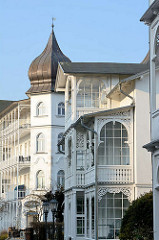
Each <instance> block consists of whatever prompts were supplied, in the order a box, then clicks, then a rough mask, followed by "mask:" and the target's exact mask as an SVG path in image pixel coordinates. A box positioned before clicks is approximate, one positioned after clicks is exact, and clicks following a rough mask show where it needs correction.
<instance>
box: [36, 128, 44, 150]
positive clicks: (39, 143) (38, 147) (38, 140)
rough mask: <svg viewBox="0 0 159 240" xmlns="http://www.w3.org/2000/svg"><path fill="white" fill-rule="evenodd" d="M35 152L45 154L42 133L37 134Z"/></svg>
mask: <svg viewBox="0 0 159 240" xmlns="http://www.w3.org/2000/svg"><path fill="white" fill-rule="evenodd" d="M36 152H37V153H41V152H42V153H43V152H45V136H44V134H43V133H39V134H38V135H37V137H36Z"/></svg>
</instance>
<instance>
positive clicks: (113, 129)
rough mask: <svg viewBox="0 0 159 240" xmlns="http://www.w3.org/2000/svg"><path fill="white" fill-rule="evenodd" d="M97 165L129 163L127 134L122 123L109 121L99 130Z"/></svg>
mask: <svg viewBox="0 0 159 240" xmlns="http://www.w3.org/2000/svg"><path fill="white" fill-rule="evenodd" d="M98 159H99V165H129V164H130V157H129V145H128V134H127V130H126V128H125V127H124V125H123V124H121V123H119V122H109V123H107V124H106V125H105V126H104V127H103V128H102V130H101V133H100V145H99V148H98Z"/></svg>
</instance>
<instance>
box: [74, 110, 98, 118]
mask: <svg viewBox="0 0 159 240" xmlns="http://www.w3.org/2000/svg"><path fill="white" fill-rule="evenodd" d="M93 112H99V108H77V112H76V119H78V118H80V117H81V116H83V115H84V114H88V113H93Z"/></svg>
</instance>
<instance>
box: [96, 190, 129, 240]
mask: <svg viewBox="0 0 159 240" xmlns="http://www.w3.org/2000/svg"><path fill="white" fill-rule="evenodd" d="M129 205H130V203H129V200H128V198H127V196H126V195H125V194H123V193H122V192H120V193H107V194H106V195H104V196H103V197H102V200H101V201H100V202H99V203H98V209H99V211H98V235H99V239H118V238H119V231H120V227H121V220H122V218H123V216H124V215H125V212H126V210H127V208H128V207H129Z"/></svg>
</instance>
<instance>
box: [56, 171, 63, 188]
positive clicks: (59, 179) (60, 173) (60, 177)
mask: <svg viewBox="0 0 159 240" xmlns="http://www.w3.org/2000/svg"><path fill="white" fill-rule="evenodd" d="M64 185H65V173H64V171H63V170H60V171H58V173H57V187H58V188H60V187H64Z"/></svg>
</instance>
